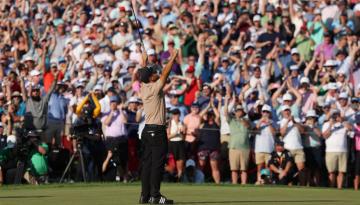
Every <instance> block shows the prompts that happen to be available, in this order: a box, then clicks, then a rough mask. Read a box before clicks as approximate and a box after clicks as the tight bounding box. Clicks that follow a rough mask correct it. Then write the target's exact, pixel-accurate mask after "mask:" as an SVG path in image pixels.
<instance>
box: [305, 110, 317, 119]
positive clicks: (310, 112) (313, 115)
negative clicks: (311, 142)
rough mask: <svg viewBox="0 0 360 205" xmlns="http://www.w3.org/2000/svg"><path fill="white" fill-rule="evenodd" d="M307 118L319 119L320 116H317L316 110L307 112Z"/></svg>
mask: <svg viewBox="0 0 360 205" xmlns="http://www.w3.org/2000/svg"><path fill="white" fill-rule="evenodd" d="M306 117H307V118H308V117H318V115H317V114H316V112H315V110H308V111H307V112H306Z"/></svg>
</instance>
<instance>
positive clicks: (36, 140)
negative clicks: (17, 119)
mask: <svg viewBox="0 0 360 205" xmlns="http://www.w3.org/2000/svg"><path fill="white" fill-rule="evenodd" d="M18 139H19V140H18V141H17V143H16V147H15V149H16V155H17V157H18V158H19V160H21V161H24V160H26V159H27V157H28V154H29V153H30V151H31V150H32V149H33V148H36V147H37V146H38V145H39V144H40V133H38V132H36V131H33V130H30V131H25V130H23V131H22V132H20V136H18Z"/></svg>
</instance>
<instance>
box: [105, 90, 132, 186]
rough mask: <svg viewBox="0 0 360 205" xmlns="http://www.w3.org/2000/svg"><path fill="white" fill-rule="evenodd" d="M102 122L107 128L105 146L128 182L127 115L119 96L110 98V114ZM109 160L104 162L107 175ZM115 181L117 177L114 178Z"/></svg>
mask: <svg viewBox="0 0 360 205" xmlns="http://www.w3.org/2000/svg"><path fill="white" fill-rule="evenodd" d="M101 122H102V123H103V124H104V126H105V133H104V135H105V146H106V149H107V151H108V156H107V158H109V155H112V159H113V161H114V162H115V164H116V165H120V168H121V171H122V172H123V174H122V175H123V177H124V181H126V180H127V161H128V138H127V129H126V123H127V115H126V113H125V111H123V104H122V103H121V101H120V100H119V98H118V97H117V96H111V97H110V112H108V113H106V114H105V115H104V116H103V117H102V119H101ZM107 162H108V160H106V161H104V163H103V166H102V171H103V172H104V173H105V172H106V171H107V168H108V163H107ZM114 179H115V176H114Z"/></svg>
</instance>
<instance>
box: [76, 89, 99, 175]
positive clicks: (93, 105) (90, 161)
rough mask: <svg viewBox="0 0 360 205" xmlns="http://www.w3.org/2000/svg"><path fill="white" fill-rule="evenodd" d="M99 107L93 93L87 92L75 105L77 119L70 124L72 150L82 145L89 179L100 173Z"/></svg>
mask: <svg viewBox="0 0 360 205" xmlns="http://www.w3.org/2000/svg"><path fill="white" fill-rule="evenodd" d="M100 111H101V107H100V103H99V100H98V98H97V97H96V95H95V93H90V94H88V95H87V96H86V97H85V98H84V99H83V100H82V101H81V103H80V104H78V105H77V107H76V112H75V113H76V115H77V119H76V121H75V122H74V123H73V125H72V135H73V146H74V152H76V151H77V148H78V147H77V144H78V143H81V144H82V145H83V147H82V150H80V151H82V152H83V154H84V159H85V165H87V171H86V172H87V174H88V178H89V179H90V180H94V179H96V177H97V176H96V173H101V165H102V157H101V156H102V150H101V135H100V134H101V125H100V122H99V121H98V119H97V118H98V116H99V115H100Z"/></svg>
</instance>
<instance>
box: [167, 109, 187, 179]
mask: <svg viewBox="0 0 360 205" xmlns="http://www.w3.org/2000/svg"><path fill="white" fill-rule="evenodd" d="M171 113H172V116H171V120H170V122H169V126H168V128H167V132H168V135H167V136H168V139H169V153H171V154H173V155H174V159H175V161H176V170H177V179H178V180H180V179H181V177H182V174H183V171H184V164H185V141H184V137H185V135H184V134H185V127H184V124H183V123H182V122H181V121H180V110H179V109H177V108H175V109H173V110H172V111H171Z"/></svg>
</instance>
